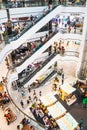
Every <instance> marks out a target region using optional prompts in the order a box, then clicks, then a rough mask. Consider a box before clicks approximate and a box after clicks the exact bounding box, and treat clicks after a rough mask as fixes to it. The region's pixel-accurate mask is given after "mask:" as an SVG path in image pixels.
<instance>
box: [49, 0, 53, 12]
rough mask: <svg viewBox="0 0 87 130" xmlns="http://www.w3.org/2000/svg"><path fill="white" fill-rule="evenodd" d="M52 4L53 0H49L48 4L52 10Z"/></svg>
mask: <svg viewBox="0 0 87 130" xmlns="http://www.w3.org/2000/svg"><path fill="white" fill-rule="evenodd" d="M52 4H53V1H52V0H49V1H48V6H49V9H50V10H52V6H53V5H52Z"/></svg>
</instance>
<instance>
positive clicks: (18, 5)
mask: <svg viewBox="0 0 87 130" xmlns="http://www.w3.org/2000/svg"><path fill="white" fill-rule="evenodd" d="M53 4H54V5H57V4H59V5H63V6H75V7H79V6H80V7H85V6H86V1H85V0H79V1H77V0H75V1H73V0H65V1H63V0H61V1H59V2H58V1H57V0H54V1H53ZM36 6H48V2H47V1H45V0H37V1H36V0H33V1H32V0H29V1H27V0H26V1H16V2H15V1H8V2H3V3H0V9H6V8H21V7H36Z"/></svg>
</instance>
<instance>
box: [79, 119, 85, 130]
mask: <svg viewBox="0 0 87 130" xmlns="http://www.w3.org/2000/svg"><path fill="white" fill-rule="evenodd" d="M83 123H84V121H83V119H82V118H81V119H80V123H79V127H80V129H81V128H82V126H83Z"/></svg>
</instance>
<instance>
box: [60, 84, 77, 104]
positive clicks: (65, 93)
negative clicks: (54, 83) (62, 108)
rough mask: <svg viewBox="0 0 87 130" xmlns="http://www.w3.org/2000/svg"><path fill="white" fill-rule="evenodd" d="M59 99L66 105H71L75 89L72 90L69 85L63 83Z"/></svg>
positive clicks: (74, 98) (74, 97) (73, 100)
mask: <svg viewBox="0 0 87 130" xmlns="http://www.w3.org/2000/svg"><path fill="white" fill-rule="evenodd" d="M60 90H61V99H62V100H63V101H66V103H67V104H68V105H71V104H73V103H74V102H75V101H76V96H75V95H74V94H73V92H74V91H76V88H73V87H72V86H71V85H70V84H69V83H65V84H63V85H61V86H60Z"/></svg>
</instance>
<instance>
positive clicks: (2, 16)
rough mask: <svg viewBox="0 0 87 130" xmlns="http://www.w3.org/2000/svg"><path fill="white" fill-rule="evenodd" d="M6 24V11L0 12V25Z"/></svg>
mask: <svg viewBox="0 0 87 130" xmlns="http://www.w3.org/2000/svg"><path fill="white" fill-rule="evenodd" d="M3 22H7V12H6V10H0V23H3Z"/></svg>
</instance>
